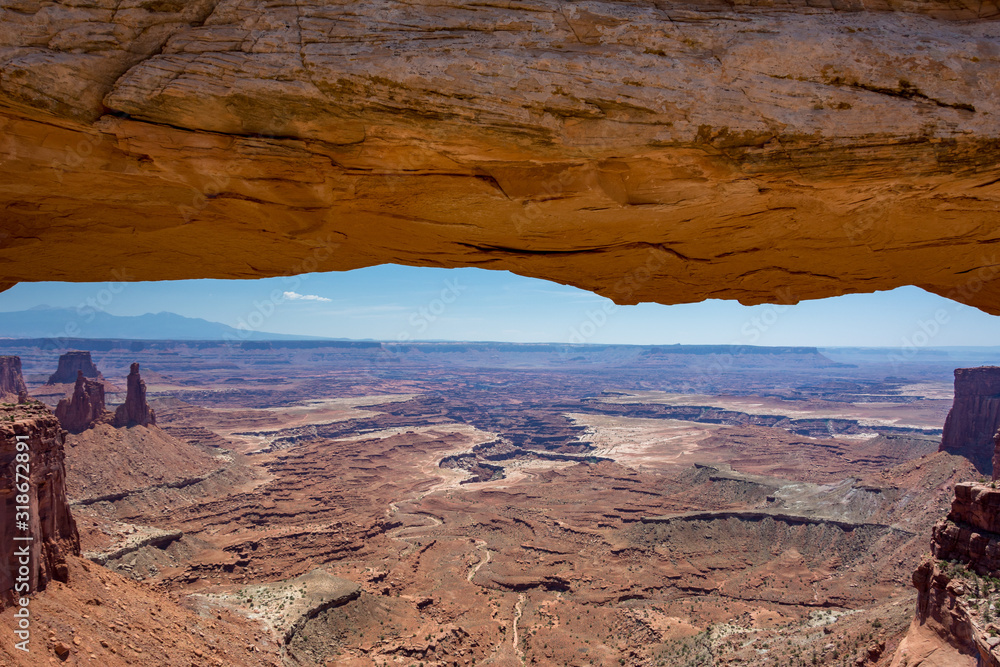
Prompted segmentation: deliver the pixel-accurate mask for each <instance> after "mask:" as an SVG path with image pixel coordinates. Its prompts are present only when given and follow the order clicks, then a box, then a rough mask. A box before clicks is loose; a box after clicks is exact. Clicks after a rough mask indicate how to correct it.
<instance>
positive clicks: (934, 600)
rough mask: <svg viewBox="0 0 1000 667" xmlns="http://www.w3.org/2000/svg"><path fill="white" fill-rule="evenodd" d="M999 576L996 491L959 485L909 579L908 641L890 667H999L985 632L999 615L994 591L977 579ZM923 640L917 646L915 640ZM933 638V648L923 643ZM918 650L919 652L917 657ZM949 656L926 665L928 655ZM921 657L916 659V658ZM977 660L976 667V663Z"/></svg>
mask: <svg viewBox="0 0 1000 667" xmlns="http://www.w3.org/2000/svg"><path fill="white" fill-rule="evenodd" d="M998 572H1000V490H998V489H996V488H993V487H992V486H986V485H983V484H974V483H971V482H964V483H960V484H956V485H955V499H954V500H953V501H952V506H951V512H950V513H949V514H948V517H947V518H946V519H944V520H943V521H941V522H939V523H938V524H937V525H936V526H934V530H933V534H932V539H931V558H930V559H929V560H927V561H925V562H924V563H923V564H921V565H920V567H919V568H917V570H916V572H914V573H913V586H914V587H915V588H916V589H917V614H916V618H915V619H914V622H913V626H911V628H910V634H909V636H908V639H909V640H910V641H905V640H904V642H903V643H902V644H901V645H900V648H899V650H898V651H897V653H896V655H895V656H894V660H893V663H892V664H893V665H894V666H896V665H903V664H908V665H911V666H913V667H916V666H917V665H920V664H923V663H922V662H921V660H927V664H956V665H957V664H964V663H963V662H960V661H959V658H958V657H956V656H965V657H966V658H968V659H970V660H972V662H970V663H969V664H977V665H980V666H985V667H1000V650H998V646H1000V640H997V638H996V637H994V636H993V634H994V633H992V632H990V630H994V631H995V630H996V629H997V628H996V626H995V625H992V623H991V622H992V621H993V620H994V619H996V618H997V616H998V614H1000V591H993V590H992V587H991V586H990V585H989V584H988V583H987V582H988V580H982V581H981V580H980V579H979V577H985V576H989V577H993V576H995V575H996V574H997V573H998ZM921 635H924V639H923V640H922V641H918V640H917V638H918V637H920V636H921ZM934 635H936V636H937V638H938V640H939V643H938V644H935V643H934V641H933V640H931V641H928V639H927V637H928V636H930V637H933V636H934ZM920 646H923V649H922V651H921V649H920V648H918V647H920ZM935 651H936V652H939V653H941V652H943V653H948V652H951V653H952V654H953V655H952V658H951V659H949V660H947V661H946V662H941V658H940V656H938V661H937V662H934V661H932V660H930V659H929V654H930V653H933V652H935ZM921 652H922V653H924V654H926V655H923V657H921V655H920V653H921ZM976 659H978V662H976Z"/></svg>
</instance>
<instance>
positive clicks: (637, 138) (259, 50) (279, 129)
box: [0, 0, 1000, 381]
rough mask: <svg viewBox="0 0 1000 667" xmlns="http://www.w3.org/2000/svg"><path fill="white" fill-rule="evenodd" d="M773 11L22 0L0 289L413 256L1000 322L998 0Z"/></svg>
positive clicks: (546, 2)
mask: <svg viewBox="0 0 1000 667" xmlns="http://www.w3.org/2000/svg"><path fill="white" fill-rule="evenodd" d="M772 4H773V3H765V2H750V3H740V4H739V5H736V4H729V3H726V2H721V1H720V2H683V1H679V2H649V1H645V0H631V1H618V2H610V1H607V2H598V1H584V2H573V3H567V2H559V1H557V0H534V1H533V2H530V3H516V2H515V3H508V2H505V3H481V2H471V1H468V0H434V1H433V2H431V1H430V0H419V1H417V2H412V1H410V2H403V1H391V0H390V1H382V0H379V1H377V2H376V1H375V0H360V1H357V2H347V1H346V0H335V1H332V2H327V1H324V2H319V1H318V0H304V1H302V2H298V3H296V4H294V5H276V4H274V3H265V2H263V1H262V0H196V1H195V2H187V3H170V2H157V3H142V4H140V5H137V6H134V7H130V8H129V9H128V10H127V11H112V10H111V9H109V8H107V7H106V6H105V5H104V4H102V3H97V2H93V1H92V0H85V1H83V2H68V1H62V2H42V0H23V1H21V2H18V3H17V6H16V7H14V6H10V7H4V8H2V9H0V25H2V26H3V29H2V30H0V205H2V207H3V210H4V217H5V220H4V228H3V230H2V231H0V288H3V287H8V286H10V285H11V284H14V283H16V282H18V281H36V280H67V281H115V282H118V281H129V280H161V279H180V278H209V277H211V278H256V277H261V276H290V275H291V274H300V273H307V272H311V271H329V270H346V269H353V268H358V267H362V266H371V265H375V264H380V263H386V262H392V263H398V264H411V265H432V266H443V267H458V266H478V267H484V268H491V269H505V270H510V271H513V272H515V273H518V274H521V275H529V276H537V277H541V278H546V279H549V280H553V281H557V282H561V283H567V284H573V285H577V286H579V287H582V288H584V289H589V290H593V291H595V292H598V293H600V294H603V295H605V296H607V297H609V298H611V299H613V300H615V301H616V302H618V303H637V302H642V301H657V302H661V303H682V302H693V301H699V300H703V299H706V298H726V299H738V300H740V301H741V302H743V303H748V304H749V303H761V302H778V303H794V302H797V301H799V300H802V299H811V298H819V297H826V296H832V295H836V294H843V293H851V292H870V291H875V290H884V289H890V288H893V287H897V286H900V285H918V286H920V287H922V288H924V289H926V290H929V291H931V292H935V293H937V294H942V295H945V296H947V297H949V298H952V299H955V300H957V301H961V302H963V303H968V304H971V305H974V306H977V307H979V308H982V309H983V310H986V311H988V312H991V313H994V314H1000V269H998V266H1000V261H997V259H996V257H995V254H996V250H997V244H998V242H1000V225H998V224H997V222H998V215H1000V214H998V208H1000V129H998V124H997V122H996V118H997V117H998V114H1000V98H998V97H997V94H996V91H997V90H1000V46H998V43H997V39H996V25H997V23H996V20H995V19H996V18H997V3H996V2H995V1H994V0H990V1H988V2H983V3H975V4H973V3H947V2H941V1H933V0H932V1H928V2H910V1H895V0H882V1H879V2H874V3H863V4H862V3H859V2H854V1H853V0H848V1H847V2H819V3H812V2H810V3H806V2H804V1H802V0H793V1H791V2H786V3H782V4H781V5H780V6H768V5H772ZM956 19H958V20H956ZM52 220H58V221H59V223H58V224H53V223H52ZM262 248H265V249H266V251H263V252H262V250H261V249H262ZM288 284H289V288H294V284H295V280H294V279H292V278H289V281H288ZM63 335H67V336H72V335H75V334H74V332H73V331H66V332H63ZM72 379H73V378H72V377H69V378H68V379H67V381H72Z"/></svg>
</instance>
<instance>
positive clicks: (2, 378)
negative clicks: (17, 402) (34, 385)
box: [0, 357, 28, 402]
mask: <svg viewBox="0 0 1000 667" xmlns="http://www.w3.org/2000/svg"><path fill="white" fill-rule="evenodd" d="M21 392H24V393H25V394H27V392H28V388H27V387H25V386H24V376H22V375H21V357H0V398H2V399H5V400H7V401H8V402H9V401H12V400H14V397H20V395H21Z"/></svg>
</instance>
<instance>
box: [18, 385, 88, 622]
mask: <svg viewBox="0 0 1000 667" xmlns="http://www.w3.org/2000/svg"><path fill="white" fill-rule="evenodd" d="M10 418H13V421H11V420H10ZM19 435H20V436H26V439H22V440H21V442H26V443H27V445H28V451H27V454H28V457H27V458H28V460H27V466H28V470H29V475H28V477H29V479H28V488H27V493H26V494H21V493H20V491H21V489H19V488H17V487H16V486H15V483H16V484H18V485H20V484H23V483H24V482H23V481H22V480H18V479H16V473H17V472H18V470H17V469H16V468H15V466H16V465H17V464H18V463H20V462H19V461H18V460H17V459H16V457H17V455H18V454H19V453H23V452H18V445H17V443H18V442H19V440H18V439H17V436H19ZM64 437H65V434H64V431H63V430H62V428H60V426H59V421H58V420H57V419H56V418H55V416H54V415H53V414H52V413H51V412H49V410H48V409H47V408H46V407H45V406H44V405H42V404H41V403H36V402H30V403H26V404H22V405H17V406H14V407H3V406H0V606H3V605H7V604H10V603H11V602H12V601H13V600H14V599H15V598H16V597H20V596H21V592H20V591H17V594H15V586H16V585H17V584H19V583H22V582H19V581H18V578H19V577H22V575H21V573H20V571H19V568H20V567H21V564H20V562H19V561H20V560H21V559H22V558H23V556H22V555H20V554H19V551H20V550H21V549H23V548H25V545H26V548H27V551H28V554H29V556H28V558H29V561H30V565H29V572H28V573H27V576H26V577H22V578H23V579H25V580H26V583H28V585H29V586H30V591H31V592H34V591H38V590H43V589H44V588H45V586H46V584H47V583H48V582H49V581H51V580H52V579H56V580H60V581H65V580H66V577H67V569H66V564H65V561H66V557H67V556H68V555H78V554H79V553H80V537H79V535H78V533H77V529H76V523H75V522H74V521H73V516H72V515H71V514H70V508H69V501H68V500H67V498H66V470H65V466H64V463H63V460H64V452H63V442H64ZM22 449H23V448H22ZM21 472H22V473H23V472H24V469H23V468H22V469H21ZM20 495H27V498H26V499H27V501H28V502H27V505H28V507H29V508H30V509H29V514H30V518H29V519H28V521H27V529H26V530H25V529H24V527H23V526H21V525H20V524H19V522H20V521H21V520H22V518H21V517H20V516H18V515H17V512H18V511H19V510H18V509H17V506H19V505H22V504H23V503H22V501H23V500H25V498H19V497H18V496H20ZM16 537H31V538H32V539H31V540H30V541H28V540H16V539H15V538H16Z"/></svg>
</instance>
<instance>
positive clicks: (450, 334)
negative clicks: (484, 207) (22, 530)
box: [0, 265, 1000, 347]
mask: <svg viewBox="0 0 1000 667" xmlns="http://www.w3.org/2000/svg"><path fill="white" fill-rule="evenodd" d="M306 297H312V298H306ZM88 300H89V301H90V303H91V305H94V304H96V305H98V306H100V307H101V308H102V309H104V310H105V311H107V312H108V313H110V314H112V315H141V314H144V313H150V312H153V313H155V312H160V311H170V312H175V313H178V314H180V315H185V316H188V317H200V318H203V319H206V320H211V321H215V322H223V323H225V324H229V325H231V326H237V325H238V324H240V323H241V322H243V323H246V324H247V325H248V326H251V327H252V328H255V329H258V330H261V331H270V332H276V333H290V334H305V335H314V336H324V337H334V338H373V339H378V340H422V339H445V340H504V341H517V342H534V341H539V342H557V343H567V342H573V343H583V342H586V343H637V344H674V343H685V344H709V343H710V344H743V345H749V344H756V345H818V346H888V347H897V346H900V345H904V344H906V343H911V344H915V345H916V346H917V347H923V346H925V345H931V346H945V345H1000V318H998V317H994V316H990V315H987V314H985V313H982V312H980V311H978V310H976V309H974V308H969V307H967V306H962V305H959V304H956V303H954V302H951V301H948V300H946V299H943V298H941V297H938V296H936V295H933V294H929V293H927V292H924V291H922V290H920V289H918V288H916V287H904V288H900V289H896V290H893V291H891V292H879V293H875V294H864V295H848V296H843V297H836V298H832V299H823V300H819V301H808V302H803V303H801V304H799V305H797V306H768V305H764V306H752V307H747V306H741V305H739V304H738V303H736V302H730V301H707V302H703V303H700V304H686V305H677V306H662V305H659V304H641V305H638V306H614V305H613V304H612V303H611V301H609V300H608V299H604V298H602V297H599V296H596V295H593V294H591V293H589V292H585V291H583V290H579V289H576V288H573V287H566V286H562V285H556V284H553V283H548V282H545V281H541V280H536V279H532V278H524V277H521V276H516V275H513V274H511V273H507V272H504V271H486V270H482V269H434V268H412V267H403V266H393V265H386V266H378V267H371V268H367V269H359V270H355V271H350V272H344V273H322V274H319V273H316V274H306V275H302V276H295V277H290V278H269V279H262V280H187V281H175V282H158V283H155V282H146V283H126V284H109V283H100V284H98V283H79V284H76V283H24V284H20V285H17V286H16V287H14V288H12V289H10V290H8V291H6V292H2V293H0V311H16V310H23V309H27V308H31V307H34V306H38V305H49V306H58V307H71V308H75V307H78V306H81V305H85V304H87V303H88Z"/></svg>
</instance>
